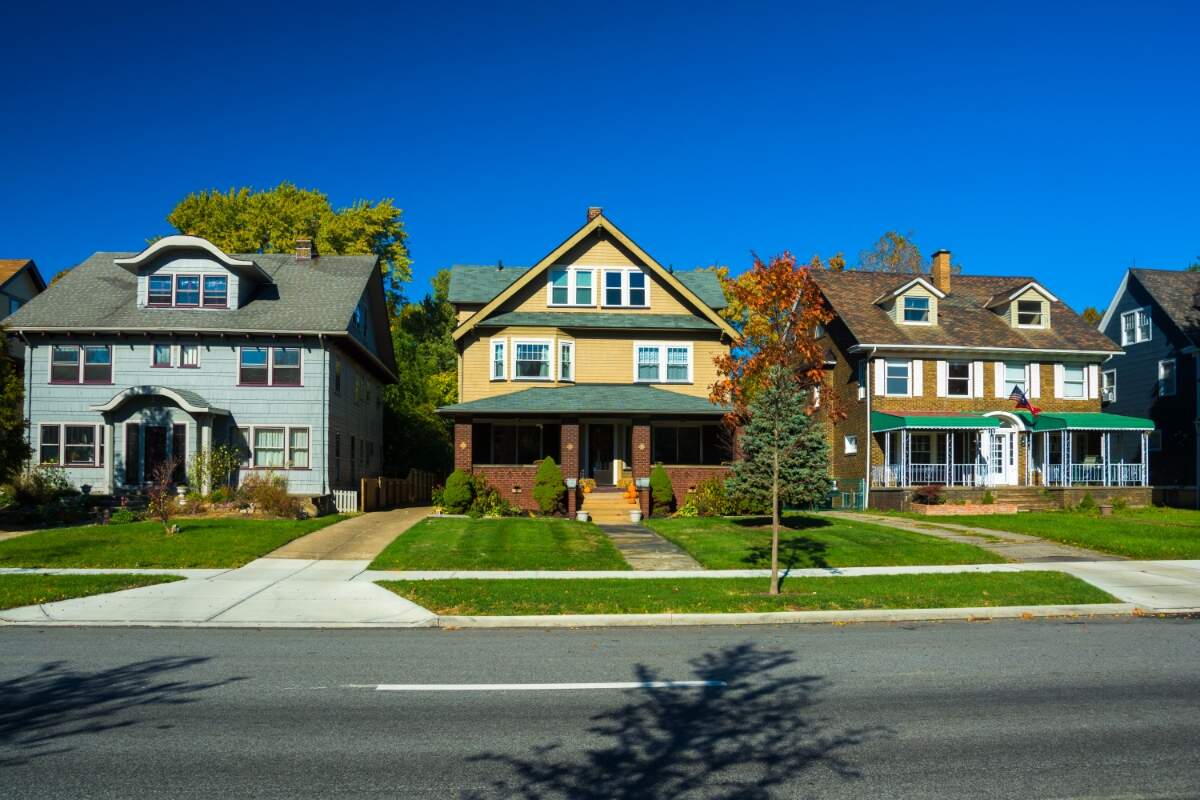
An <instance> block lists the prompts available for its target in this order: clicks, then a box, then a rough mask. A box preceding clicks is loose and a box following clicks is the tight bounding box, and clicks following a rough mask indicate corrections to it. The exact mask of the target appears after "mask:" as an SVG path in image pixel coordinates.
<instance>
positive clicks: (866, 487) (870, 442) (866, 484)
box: [863, 347, 878, 511]
mask: <svg viewBox="0 0 1200 800" xmlns="http://www.w3.org/2000/svg"><path fill="white" fill-rule="evenodd" d="M877 349H878V348H876V347H872V348H871V354H870V355H869V356H867V357H866V358H867V365H866V367H864V368H863V391H864V393H865V394H866V396H867V436H866V439H867V441H866V442H864V444H866V446H867V474H866V475H864V476H863V511H866V510H868V509H869V508H870V507H871V451H872V450H873V449H874V448H875V439H874V438H872V436H871V371H872V369H873V365H872V364H871V362H872V361H873V360H874V358H875V351H876V350H877Z"/></svg>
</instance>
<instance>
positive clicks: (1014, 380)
mask: <svg viewBox="0 0 1200 800" xmlns="http://www.w3.org/2000/svg"><path fill="white" fill-rule="evenodd" d="M1013 389H1020V390H1021V391H1022V392H1028V386H1027V385H1026V383H1025V365H1024V364H1023V363H1017V364H1013V363H1011V362H1005V364H1004V395H1005V397H1007V396H1009V395H1011V394H1012V391H1013Z"/></svg>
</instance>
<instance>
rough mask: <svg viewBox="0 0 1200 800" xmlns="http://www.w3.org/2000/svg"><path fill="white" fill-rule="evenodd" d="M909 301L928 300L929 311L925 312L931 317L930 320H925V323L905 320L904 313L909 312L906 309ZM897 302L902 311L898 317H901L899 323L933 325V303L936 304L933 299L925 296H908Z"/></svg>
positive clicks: (901, 297)
mask: <svg viewBox="0 0 1200 800" xmlns="http://www.w3.org/2000/svg"><path fill="white" fill-rule="evenodd" d="M909 300H926V301H928V303H929V307H928V308H927V309H925V312H926V313H927V314H928V315H929V319H927V320H923V321H922V320H910V319H905V318H904V312H905V311H906V310H907V309H906V308H905V305H906V304H907V303H908V301H909ZM897 302H898V303H899V305H900V310H899V313H898V314H897V317H899V319H898V322H899V323H900V324H901V325H932V324H933V310H934V306H933V302H934V299H933V298H932V297H926V296H925V295H907V294H906V295H902V296H900V297H899V298H897Z"/></svg>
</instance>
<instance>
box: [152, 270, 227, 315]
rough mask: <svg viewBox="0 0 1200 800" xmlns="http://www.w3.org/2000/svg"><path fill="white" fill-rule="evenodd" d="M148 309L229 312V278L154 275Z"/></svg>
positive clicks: (217, 276) (220, 276)
mask: <svg viewBox="0 0 1200 800" xmlns="http://www.w3.org/2000/svg"><path fill="white" fill-rule="evenodd" d="M146 305H148V306H154V307H157V308H201V307H203V308H228V307H229V277H228V276H226V275H151V276H149V277H148V278H147V281H146Z"/></svg>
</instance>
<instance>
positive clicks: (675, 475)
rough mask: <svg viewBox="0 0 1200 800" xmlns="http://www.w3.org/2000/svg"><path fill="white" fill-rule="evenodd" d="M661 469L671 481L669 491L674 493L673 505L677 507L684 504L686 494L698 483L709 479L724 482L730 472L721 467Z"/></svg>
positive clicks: (726, 468) (728, 469)
mask: <svg viewBox="0 0 1200 800" xmlns="http://www.w3.org/2000/svg"><path fill="white" fill-rule="evenodd" d="M663 469H665V470H666V471H667V476H668V477H669V478H670V479H671V490H672V491H673V492H674V493H675V504H676V505H677V506H680V505H683V504H684V502H685V501H686V500H687V494H688V492H690V491H692V490H694V489H695V488H696V486H698V485H699V483H700V481H705V480H708V479H709V478H717V479H718V480H724V479H725V478H728V477H729V475H730V473H731V472H732V470H731V469H730V468H729V467H723V466H714V467H703V466H696V467H693V466H681V467H671V466H664V467H663Z"/></svg>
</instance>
